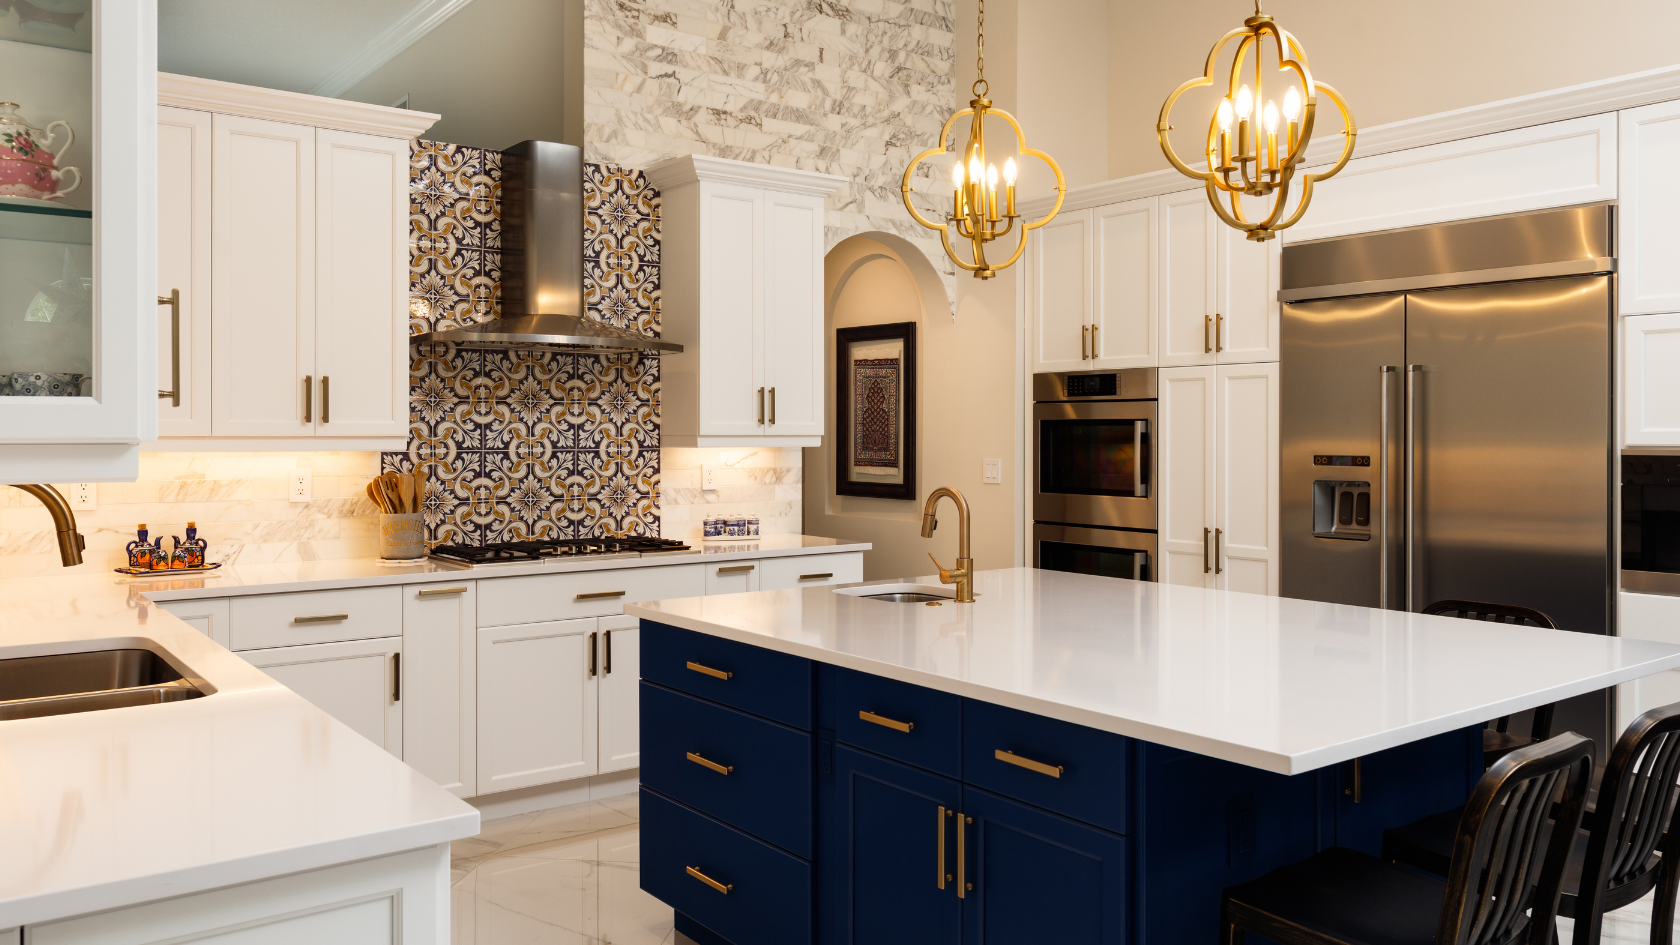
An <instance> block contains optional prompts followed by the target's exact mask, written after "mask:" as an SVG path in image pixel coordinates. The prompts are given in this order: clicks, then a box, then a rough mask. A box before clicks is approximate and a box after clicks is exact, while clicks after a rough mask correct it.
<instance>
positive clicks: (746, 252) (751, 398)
mask: <svg viewBox="0 0 1680 945" xmlns="http://www.w3.org/2000/svg"><path fill="white" fill-rule="evenodd" d="M699 186H700V203H701V207H700V228H701V230H702V232H701V234H700V324H699V331H700V357H701V359H702V363H701V364H700V366H699V387H700V422H699V424H698V426H699V431H698V432H699V435H700V436H760V435H762V434H763V433H764V429H765V424H764V416H763V412H762V411H763V399H762V394H761V390H762V388H763V387H764V386H765V385H764V380H763V378H764V368H763V365H764V352H763V350H762V343H763V339H764V330H763V327H762V324H763V323H762V310H763V304H764V300H763V297H762V293H763V289H762V286H761V280H762V275H763V272H764V267H763V255H764V246H763V243H762V240H763V237H764V226H763V224H762V222H761V221H762V219H763V215H764V191H762V190H759V189H757V188H755V187H739V186H735V185H732V184H719V183H716V182H712V181H705V182H702V183H701V184H700V185H699ZM813 383H817V382H816V381H813Z"/></svg>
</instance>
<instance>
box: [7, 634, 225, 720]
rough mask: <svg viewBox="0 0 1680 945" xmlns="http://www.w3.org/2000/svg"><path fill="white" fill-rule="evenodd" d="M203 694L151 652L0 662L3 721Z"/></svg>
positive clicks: (64, 655) (96, 652) (110, 652)
mask: <svg viewBox="0 0 1680 945" xmlns="http://www.w3.org/2000/svg"><path fill="white" fill-rule="evenodd" d="M203 695H204V691H203V690H202V689H200V688H198V686H196V685H194V684H193V682H192V681H190V680H187V679H185V678H183V677H182V676H181V674H180V673H179V672H177V671H176V669H175V667H173V666H171V665H169V662H168V661H167V660H165V659H164V658H163V657H161V656H159V655H158V654H156V653H153V652H152V651H150V650H135V649H129V650H94V651H92V652H88V653H54V654H52V655H50V656H26V657H21V658H19V659H11V660H0V720H4V719H33V718H39V717H41V716H45V715H68V714H70V713H72V712H94V711H97V710H99V709H120V708H125V707H127V706H136V705H156V704H158V703H163V702H181V701H183V700H186V699H197V698H200V697H202V696H203Z"/></svg>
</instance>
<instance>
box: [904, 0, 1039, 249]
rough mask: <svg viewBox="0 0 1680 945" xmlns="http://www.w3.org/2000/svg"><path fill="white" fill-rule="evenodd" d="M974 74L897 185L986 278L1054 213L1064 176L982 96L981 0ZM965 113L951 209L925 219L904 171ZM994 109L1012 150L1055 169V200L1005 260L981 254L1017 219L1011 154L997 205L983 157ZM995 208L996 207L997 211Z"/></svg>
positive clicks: (943, 141) (992, 169)
mask: <svg viewBox="0 0 1680 945" xmlns="http://www.w3.org/2000/svg"><path fill="white" fill-rule="evenodd" d="M978 48H979V56H978V62H977V65H978V68H979V73H980V74H979V78H977V79H975V80H974V88H973V92H974V98H973V99H972V100H970V101H969V103H968V107H967V108H964V109H962V110H960V111H958V112H956V113H955V114H953V115H952V116H951V117H950V118H947V119H946V120H945V127H944V128H942V129H940V132H939V146H938V147H934V148H929V149H927V150H926V151H923V152H922V153H921V154H918V155H916V159H915V160H913V161H911V162H910V166H909V167H907V168H905V169H904V183H903V184H902V185H901V186H900V188H899V191H900V192H901V193H902V194H903V196H904V209H906V210H908V211H910V216H911V217H912V218H914V219H915V221H916V222H917V223H920V224H921V225H922V226H925V227H927V228H928V229H930V230H938V231H939V238H940V240H941V241H943V242H944V244H945V255H947V256H950V257H951V261H952V262H954V263H956V264H957V265H958V266H961V267H962V268H964V269H966V270H968V271H969V272H972V273H974V277H975V278H976V279H990V278H991V277H993V276H995V275H997V272H998V270H999V269H1007V268H1009V267H1010V266H1012V265H1014V264H1015V261H1016V260H1017V259H1020V258H1021V253H1022V252H1023V251H1024V250H1025V249H1026V248H1027V231H1028V230H1035V229H1037V228H1039V227H1041V226H1043V225H1044V224H1046V223H1049V222H1050V221H1051V220H1053V219H1055V217H1056V214H1057V212H1059V211H1060V210H1061V209H1062V198H1063V197H1065V196H1066V195H1067V182H1066V181H1064V180H1063V179H1062V169H1061V168H1060V167H1057V166H1056V162H1055V161H1054V160H1053V159H1052V158H1051V157H1050V155H1048V154H1045V153H1044V152H1043V151H1039V150H1037V149H1035V148H1029V147H1027V138H1026V135H1025V134H1023V133H1022V132H1021V124H1020V122H1017V121H1016V120H1015V116H1013V115H1011V114H1009V113H1008V112H1006V111H1004V110H1003V109H1001V108H993V107H992V100H991V99H989V98H987V97H986V93H987V92H989V91H990V90H991V86H990V85H989V84H988V83H987V82H986V0H980V28H979V43H978ZM965 115H973V116H974V120H973V121H972V122H971V123H970V124H969V130H968V145H967V146H966V147H965V148H963V152H962V158H961V160H959V161H958V162H957V165H956V167H954V168H953V169H952V171H951V214H950V216H948V217H946V218H945V219H944V220H943V221H941V222H938V223H935V222H934V221H932V220H929V219H928V218H927V217H924V216H922V214H921V213H920V212H919V211H918V210H917V209H916V208H915V206H914V205H913V204H911V202H910V192H911V190H913V189H914V188H913V187H911V186H910V177H911V175H912V174H914V173H915V172H916V166H917V165H918V164H920V163H922V162H923V161H924V160H926V159H928V158H930V157H933V156H934V155H936V154H945V153H947V152H950V151H951V150H952V144H953V142H952V141H951V128H952V127H953V126H955V125H956V123H957V119H959V118H962V117H963V116H965ZM987 115H995V116H997V117H998V118H1001V119H1003V120H1004V121H1006V122H1009V127H1011V128H1013V129H1015V143H1016V152H1017V153H1019V154H1020V155H1022V156H1023V157H1025V156H1026V155H1029V154H1030V155H1032V156H1033V157H1036V158H1039V159H1040V160H1042V161H1043V162H1044V163H1045V164H1048V165H1050V170H1051V171H1053V172H1054V173H1055V175H1056V205H1055V206H1053V207H1051V208H1050V212H1049V213H1047V214H1045V215H1044V218H1043V219H1040V220H1036V221H1034V222H1032V223H1023V224H1022V225H1021V235H1020V237H1019V239H1018V241H1017V242H1016V244H1015V251H1014V253H1012V254H1011V255H1010V257H1009V259H1008V261H1006V262H1003V263H993V262H990V261H989V260H987V259H986V244H987V243H990V242H991V241H993V240H995V239H997V238H998V237H1000V236H1004V235H1007V234H1008V233H1009V231H1010V230H1011V229H1013V228H1014V226H1015V221H1016V220H1018V219H1020V214H1018V213H1016V212H1015V174H1016V168H1015V159H1014V158H1009V159H1008V160H1006V161H1004V162H1003V175H1002V176H1003V181H1004V197H1003V204H1002V205H1001V208H1000V206H999V204H998V193H997V185H998V168H997V165H996V164H993V163H991V162H989V161H988V160H987V159H986V116H987ZM1000 210H1001V212H1000ZM953 231H955V232H956V234H957V236H958V237H959V238H960V239H964V240H967V241H968V242H969V244H970V253H969V254H970V256H971V259H967V260H965V259H963V258H962V257H961V256H959V255H958V254H957V250H956V248H955V247H954V246H952V245H951V233H952V232H953Z"/></svg>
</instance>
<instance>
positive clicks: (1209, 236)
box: [1157, 190, 1219, 366]
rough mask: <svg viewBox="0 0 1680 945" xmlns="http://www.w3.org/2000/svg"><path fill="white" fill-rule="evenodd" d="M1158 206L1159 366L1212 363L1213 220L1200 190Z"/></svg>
mask: <svg viewBox="0 0 1680 945" xmlns="http://www.w3.org/2000/svg"><path fill="white" fill-rule="evenodd" d="M1157 199H1158V200H1159V201H1160V204H1161V210H1160V213H1161V219H1160V228H1161V238H1160V253H1161V258H1160V265H1161V288H1160V291H1161V364H1162V366H1170V365H1175V364H1212V363H1214V361H1215V359H1216V356H1215V352H1214V350H1213V316H1214V315H1215V314H1216V312H1215V305H1216V299H1217V296H1218V288H1217V283H1218V279H1217V270H1218V259H1219V251H1218V245H1217V239H1218V236H1219V234H1218V231H1216V230H1215V229H1214V227H1216V226H1218V225H1219V218H1218V217H1216V216H1214V214H1213V208H1212V207H1210V206H1208V202H1207V195H1206V194H1205V193H1204V192H1202V191H1200V190H1187V191H1185V192H1184V193H1181V194H1167V195H1166V196H1164V197H1159V198H1157Z"/></svg>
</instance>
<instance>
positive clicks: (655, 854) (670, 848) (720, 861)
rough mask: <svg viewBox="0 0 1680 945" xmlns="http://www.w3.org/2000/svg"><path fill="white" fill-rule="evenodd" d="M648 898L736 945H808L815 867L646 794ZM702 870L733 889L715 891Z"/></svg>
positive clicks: (643, 813)
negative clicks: (812, 880)
mask: <svg viewBox="0 0 1680 945" xmlns="http://www.w3.org/2000/svg"><path fill="white" fill-rule="evenodd" d="M641 818H642V820H641V831H642V836H643V837H644V838H652V837H657V838H658V842H648V840H646V839H644V840H643V842H642V864H641V878H642V890H643V891H644V892H646V893H648V894H650V895H652V896H654V897H655V898H657V899H659V900H660V901H661V902H664V903H665V904H666V905H668V906H670V907H672V908H673V909H676V910H677V911H678V912H681V913H683V914H684V915H686V916H688V917H689V918H691V919H693V920H694V921H696V922H699V923H700V924H701V925H704V926H705V927H706V928H708V929H711V930H712V931H713V932H716V933H717V934H719V935H721V936H723V937H724V938H725V939H727V940H728V941H730V942H732V943H734V945H797V943H809V942H810V941H811V936H812V923H811V911H812V910H811V899H812V896H811V892H812V890H811V864H810V863H807V862H806V861H804V860H802V859H800V858H799V857H796V856H792V855H790V854H787V853H784V852H782V851H781V850H778V849H776V848H775V847H773V846H771V845H769V844H768V843H764V842H762V841H760V840H755V839H753V838H752V837H749V836H747V835H746V834H744V833H742V832H740V831H739V830H736V829H734V828H732V827H729V826H726V825H724V824H722V823H719V822H718V821H716V820H713V819H712V818H710V817H707V816H706V815H704V814H701V813H697V812H696V811H694V810H691V809H690V808H688V807H684V806H683V805H681V804H678V803H677V802H676V801H673V800H671V799H669V798H667V797H665V796H663V795H661V794H659V793H658V792H655V791H652V790H649V789H648V788H647V787H645V786H644V787H643V788H642V797H641ZM690 869H693V870H696V871H698V872H699V873H701V874H702V875H704V876H706V877H707V878H709V879H711V880H712V881H713V882H716V883H719V884H722V885H724V886H726V887H728V889H729V891H728V892H727V893H726V892H723V891H721V890H718V889H715V888H713V887H712V886H710V885H709V884H707V883H706V882H705V880H702V879H700V878H699V877H696V876H695V875H693V874H692V873H690V872H689V870H690Z"/></svg>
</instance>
